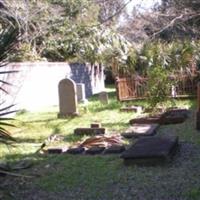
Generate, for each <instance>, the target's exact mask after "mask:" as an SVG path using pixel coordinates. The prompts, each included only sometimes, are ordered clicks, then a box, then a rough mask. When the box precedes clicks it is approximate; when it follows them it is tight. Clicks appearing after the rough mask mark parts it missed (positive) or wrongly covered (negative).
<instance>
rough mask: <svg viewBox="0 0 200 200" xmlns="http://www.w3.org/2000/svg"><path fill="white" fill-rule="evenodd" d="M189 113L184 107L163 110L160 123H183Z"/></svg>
mask: <svg viewBox="0 0 200 200" xmlns="http://www.w3.org/2000/svg"><path fill="white" fill-rule="evenodd" d="M188 115H189V111H188V110H186V109H173V110H169V111H167V112H165V113H164V114H163V115H162V117H161V118H160V124H163V125H167V124H179V123H183V122H184V121H185V120H186V119H187V118H188Z"/></svg>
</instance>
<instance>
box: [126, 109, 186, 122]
mask: <svg viewBox="0 0 200 200" xmlns="http://www.w3.org/2000/svg"><path fill="white" fill-rule="evenodd" d="M188 116H189V110H187V109H172V110H168V111H166V112H165V113H162V114H160V115H155V116H149V117H141V118H135V119H131V120H130V121H129V123H130V124H131V125H134V124H160V125H168V124H179V123H183V122H184V121H185V120H186V119H187V118H188Z"/></svg>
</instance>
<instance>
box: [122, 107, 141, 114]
mask: <svg viewBox="0 0 200 200" xmlns="http://www.w3.org/2000/svg"><path fill="white" fill-rule="evenodd" d="M120 111H122V112H137V113H141V112H142V111H143V107H142V106H126V107H122V108H120Z"/></svg>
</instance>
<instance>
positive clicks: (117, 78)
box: [115, 76, 120, 101]
mask: <svg viewBox="0 0 200 200" xmlns="http://www.w3.org/2000/svg"><path fill="white" fill-rule="evenodd" d="M119 84H120V83H119V77H118V76H117V77H115V87H116V93H117V100H118V101H120V90H119Z"/></svg>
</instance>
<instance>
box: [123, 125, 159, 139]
mask: <svg viewBox="0 0 200 200" xmlns="http://www.w3.org/2000/svg"><path fill="white" fill-rule="evenodd" d="M159 126H160V125H159V124H133V125H132V126H131V127H130V128H128V129H127V130H126V131H125V132H124V133H122V134H121V135H122V136H123V137H125V138H128V139H129V138H133V137H141V136H152V135H155V134H156V131H157V129H158V128H159Z"/></svg>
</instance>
